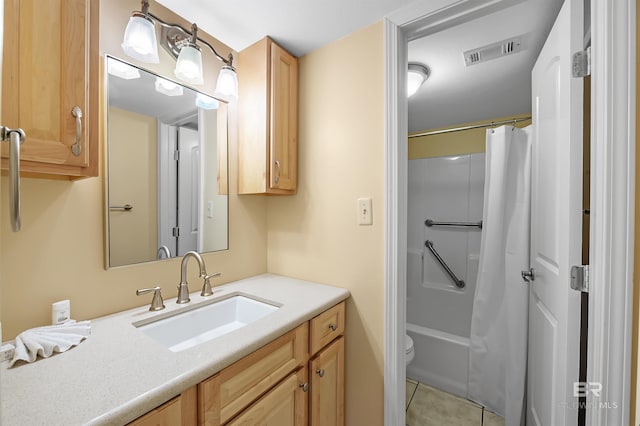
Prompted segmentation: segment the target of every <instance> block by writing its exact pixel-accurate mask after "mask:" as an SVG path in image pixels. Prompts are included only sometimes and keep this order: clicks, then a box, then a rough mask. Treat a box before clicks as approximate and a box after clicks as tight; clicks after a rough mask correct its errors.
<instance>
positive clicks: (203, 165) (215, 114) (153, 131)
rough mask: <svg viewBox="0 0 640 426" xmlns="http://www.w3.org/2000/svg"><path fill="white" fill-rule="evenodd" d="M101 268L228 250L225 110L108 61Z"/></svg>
mask: <svg viewBox="0 0 640 426" xmlns="http://www.w3.org/2000/svg"><path fill="white" fill-rule="evenodd" d="M105 66H106V70H107V72H106V83H105V84H106V93H107V96H106V97H107V100H108V108H107V126H106V128H107V134H106V140H107V206H108V208H107V213H106V218H107V221H108V222H107V227H106V228H107V244H108V247H107V248H108V256H107V266H108V267H113V266H121V265H129V264H133V263H140V262H148V261H152V260H157V259H165V258H172V257H176V256H182V255H183V254H184V253H186V252H187V251H189V250H196V251H198V252H200V253H203V252H210V251H218V250H226V249H227V248H228V196H227V193H228V188H227V105H226V104H225V103H224V102H221V101H218V100H217V99H215V98H212V97H210V96H208V95H205V94H203V93H199V92H196V91H194V90H192V89H190V88H188V87H184V86H181V85H179V84H176V83H174V82H173V81H169V80H167V79H164V78H162V77H160V76H157V75H155V74H153V73H150V72H148V71H146V70H143V69H141V68H136V67H134V66H131V65H129V64H127V63H125V62H123V61H120V60H118V59H115V58H113V57H109V56H107V57H106V58H105Z"/></svg>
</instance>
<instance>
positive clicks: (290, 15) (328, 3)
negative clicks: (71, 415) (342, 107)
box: [157, 0, 562, 131]
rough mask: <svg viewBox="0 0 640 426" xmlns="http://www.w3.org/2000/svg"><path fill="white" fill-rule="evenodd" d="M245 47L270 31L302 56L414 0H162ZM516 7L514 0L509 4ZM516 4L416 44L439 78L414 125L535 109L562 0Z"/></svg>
mask: <svg viewBox="0 0 640 426" xmlns="http://www.w3.org/2000/svg"><path fill="white" fill-rule="evenodd" d="M157 1H158V2H159V3H161V4H163V5H164V6H166V7H168V8H169V9H172V10H173V11H175V12H176V13H177V14H178V15H181V16H183V17H184V18H185V19H187V20H188V21H192V22H197V24H198V26H199V27H201V28H202V29H203V30H204V31H206V32H208V33H209V34H211V35H213V36H214V37H216V38H217V39H219V40H220V41H222V42H223V43H225V44H227V45H228V46H230V47H231V48H232V49H234V50H236V51H239V50H242V49H244V48H245V47H247V46H249V45H250V44H252V43H254V42H255V41H257V40H260V39H261V38H262V37H264V36H265V35H269V36H271V37H272V38H274V39H275V40H276V41H277V42H278V43H279V44H281V45H282V46H283V47H285V48H286V49H287V50H289V51H290V52H291V53H293V54H294V55H296V56H302V55H304V54H306V53H309V52H311V51H313V50H315V49H317V48H319V47H321V46H324V45H325V44H327V43H330V42H332V41H334V40H336V39H338V38H340V37H343V36H345V35H347V34H349V33H351V32H353V31H356V30H358V29H360V28H363V27H365V26H367V25H369V24H372V23H373V22H376V21H379V20H380V19H382V18H383V17H384V16H387V15H389V14H391V13H392V12H394V11H397V10H399V9H402V8H406V7H407V6H408V5H410V4H411V3H414V1H413V0H325V1H322V2H311V1H309V0H269V1H264V0H239V1H228V2H221V1H214V0H188V1H185V0H157ZM504 3H505V4H508V3H509V2H504ZM513 3H516V4H515V5H513V6H510V7H507V8H505V9H503V10H499V11H497V12H495V13H492V14H489V15H485V16H482V17H479V18H477V19H475V20H472V21H469V22H465V23H462V24H460V25H457V26H454V27H451V28H447V29H443V30H442V31H439V32H437V33H435V34H432V35H429V36H426V37H424V38H421V39H418V40H414V41H412V42H410V43H409V61H410V62H420V63H424V64H426V65H428V66H429V67H430V68H431V77H430V78H429V80H428V81H427V82H426V83H425V84H424V85H423V87H422V88H421V89H420V90H419V91H418V93H417V94H416V95H414V96H413V97H412V98H411V99H410V100H409V130H410V131H416V130H423V129H429V128H434V127H441V126H449V125H455V124H459V123H464V122H469V121H476V120H484V119H490V118H495V117H500V116H507V115H513V114H519V113H527V112H530V111H531V94H530V93H531V82H530V74H531V68H532V67H533V64H534V62H535V58H536V57H537V55H538V52H539V51H540V49H541V47H542V43H543V42H544V40H545V38H546V35H547V34H548V32H549V30H550V28H551V26H552V24H553V21H554V19H555V16H556V15H557V12H558V10H559V9H560V6H561V4H562V0H517V1H514V2H511V4H513ZM521 34H526V45H525V48H524V49H523V51H522V52H520V53H517V54H514V55H511V56H507V57H503V58H498V59H496V60H493V61H490V62H486V63H481V64H477V65H473V66H471V67H465V65H464V60H463V56H462V52H464V51H466V50H469V49H473V48H477V47H481V46H484V45H487V44H491V43H494V42H498V41H501V40H504V39H506V38H509V37H512V36H516V35H521Z"/></svg>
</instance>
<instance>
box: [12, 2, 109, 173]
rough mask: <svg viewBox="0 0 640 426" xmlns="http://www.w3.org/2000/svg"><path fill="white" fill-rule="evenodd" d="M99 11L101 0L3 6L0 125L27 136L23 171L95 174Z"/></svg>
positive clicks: (96, 168) (22, 158)
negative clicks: (0, 117) (18, 130)
mask: <svg viewBox="0 0 640 426" xmlns="http://www.w3.org/2000/svg"><path fill="white" fill-rule="evenodd" d="M99 7H100V5H99V0H47V1H42V0H5V2H4V14H5V16H4V27H5V31H4V35H5V36H4V53H3V55H4V56H3V70H2V71H3V73H2V124H3V125H5V126H8V127H10V128H18V127H20V128H22V129H23V130H24V131H25V132H26V135H27V137H26V139H25V141H24V143H23V144H22V146H21V169H22V171H25V172H34V173H38V174H46V175H63V176H69V177H82V176H97V175H98V131H99V130H98V126H99V123H98V121H97V120H96V119H97V117H98V102H99V99H98V98H99V93H98V88H99V74H100V72H99V54H98V37H99V29H98V23H99V19H98V18H99ZM75 107H78V108H79V111H80V114H81V115H82V117H75V116H74V113H73V110H74V108H75ZM76 111H78V110H77V109H76ZM80 114H78V113H76V115H80ZM2 145H3V147H2V167H3V168H6V167H7V159H6V157H7V155H8V150H7V147H6V146H5V145H6V144H2ZM74 145H75V148H74ZM74 150H75V153H74Z"/></svg>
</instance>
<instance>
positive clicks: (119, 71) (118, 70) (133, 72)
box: [107, 60, 140, 80]
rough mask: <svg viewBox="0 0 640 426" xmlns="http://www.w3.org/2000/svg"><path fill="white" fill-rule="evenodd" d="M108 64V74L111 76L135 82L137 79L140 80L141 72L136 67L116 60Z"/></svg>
mask: <svg viewBox="0 0 640 426" xmlns="http://www.w3.org/2000/svg"><path fill="white" fill-rule="evenodd" d="M107 63H108V65H107V72H108V73H109V74H111V75H114V76H116V77H120V78H122V79H123V80H134V79H136V78H140V70H138V68H136V67H132V66H131V65H129V64H125V63H124V62H120V61H114V60H109V61H108V62H107Z"/></svg>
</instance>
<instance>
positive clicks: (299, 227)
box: [268, 23, 384, 425]
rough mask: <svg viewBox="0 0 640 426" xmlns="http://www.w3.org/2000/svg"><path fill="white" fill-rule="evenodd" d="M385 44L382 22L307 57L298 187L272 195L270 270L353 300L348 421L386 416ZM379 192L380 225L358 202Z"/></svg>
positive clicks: (376, 198) (348, 345)
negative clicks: (360, 211) (361, 213)
mask: <svg viewBox="0 0 640 426" xmlns="http://www.w3.org/2000/svg"><path fill="white" fill-rule="evenodd" d="M383 50H384V45H383V26H382V24H381V23H377V24H375V25H373V26H370V27H368V28H366V29H364V30H361V31H358V32H356V33H353V34H351V35H349V36H347V37H345V38H343V39H341V40H339V41H336V42H334V43H331V44H329V45H327V46H325V47H322V48H320V49H318V50H316V51H314V52H312V53H310V54H308V55H307V56H304V57H302V58H300V109H299V113H300V123H299V142H300V146H299V160H298V161H299V184H298V193H297V195H295V196H286V197H272V198H270V199H269V201H268V223H269V225H268V227H269V233H268V265H269V271H270V272H274V273H279V274H285V275H289V276H293V277H298V278H303V279H308V280H313V281H319V282H323V283H328V284H335V285H338V286H341V287H345V288H347V289H349V290H350V291H351V294H352V297H351V298H350V299H349V300H348V302H347V319H346V321H347V330H346V338H347V340H346V387H347V390H346V404H347V406H346V424H348V425H381V424H382V423H383V344H384V332H383V330H384V307H383V299H384V278H383V272H384V253H383V244H384V239H383V238H384V235H383V230H384V222H383V221H384V216H383V215H384V214H383V205H384V199H383V188H384V127H383V123H384V53H383ZM364 196H366V197H372V198H373V226H358V225H357V223H356V211H357V209H356V199H357V198H358V197H364Z"/></svg>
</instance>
